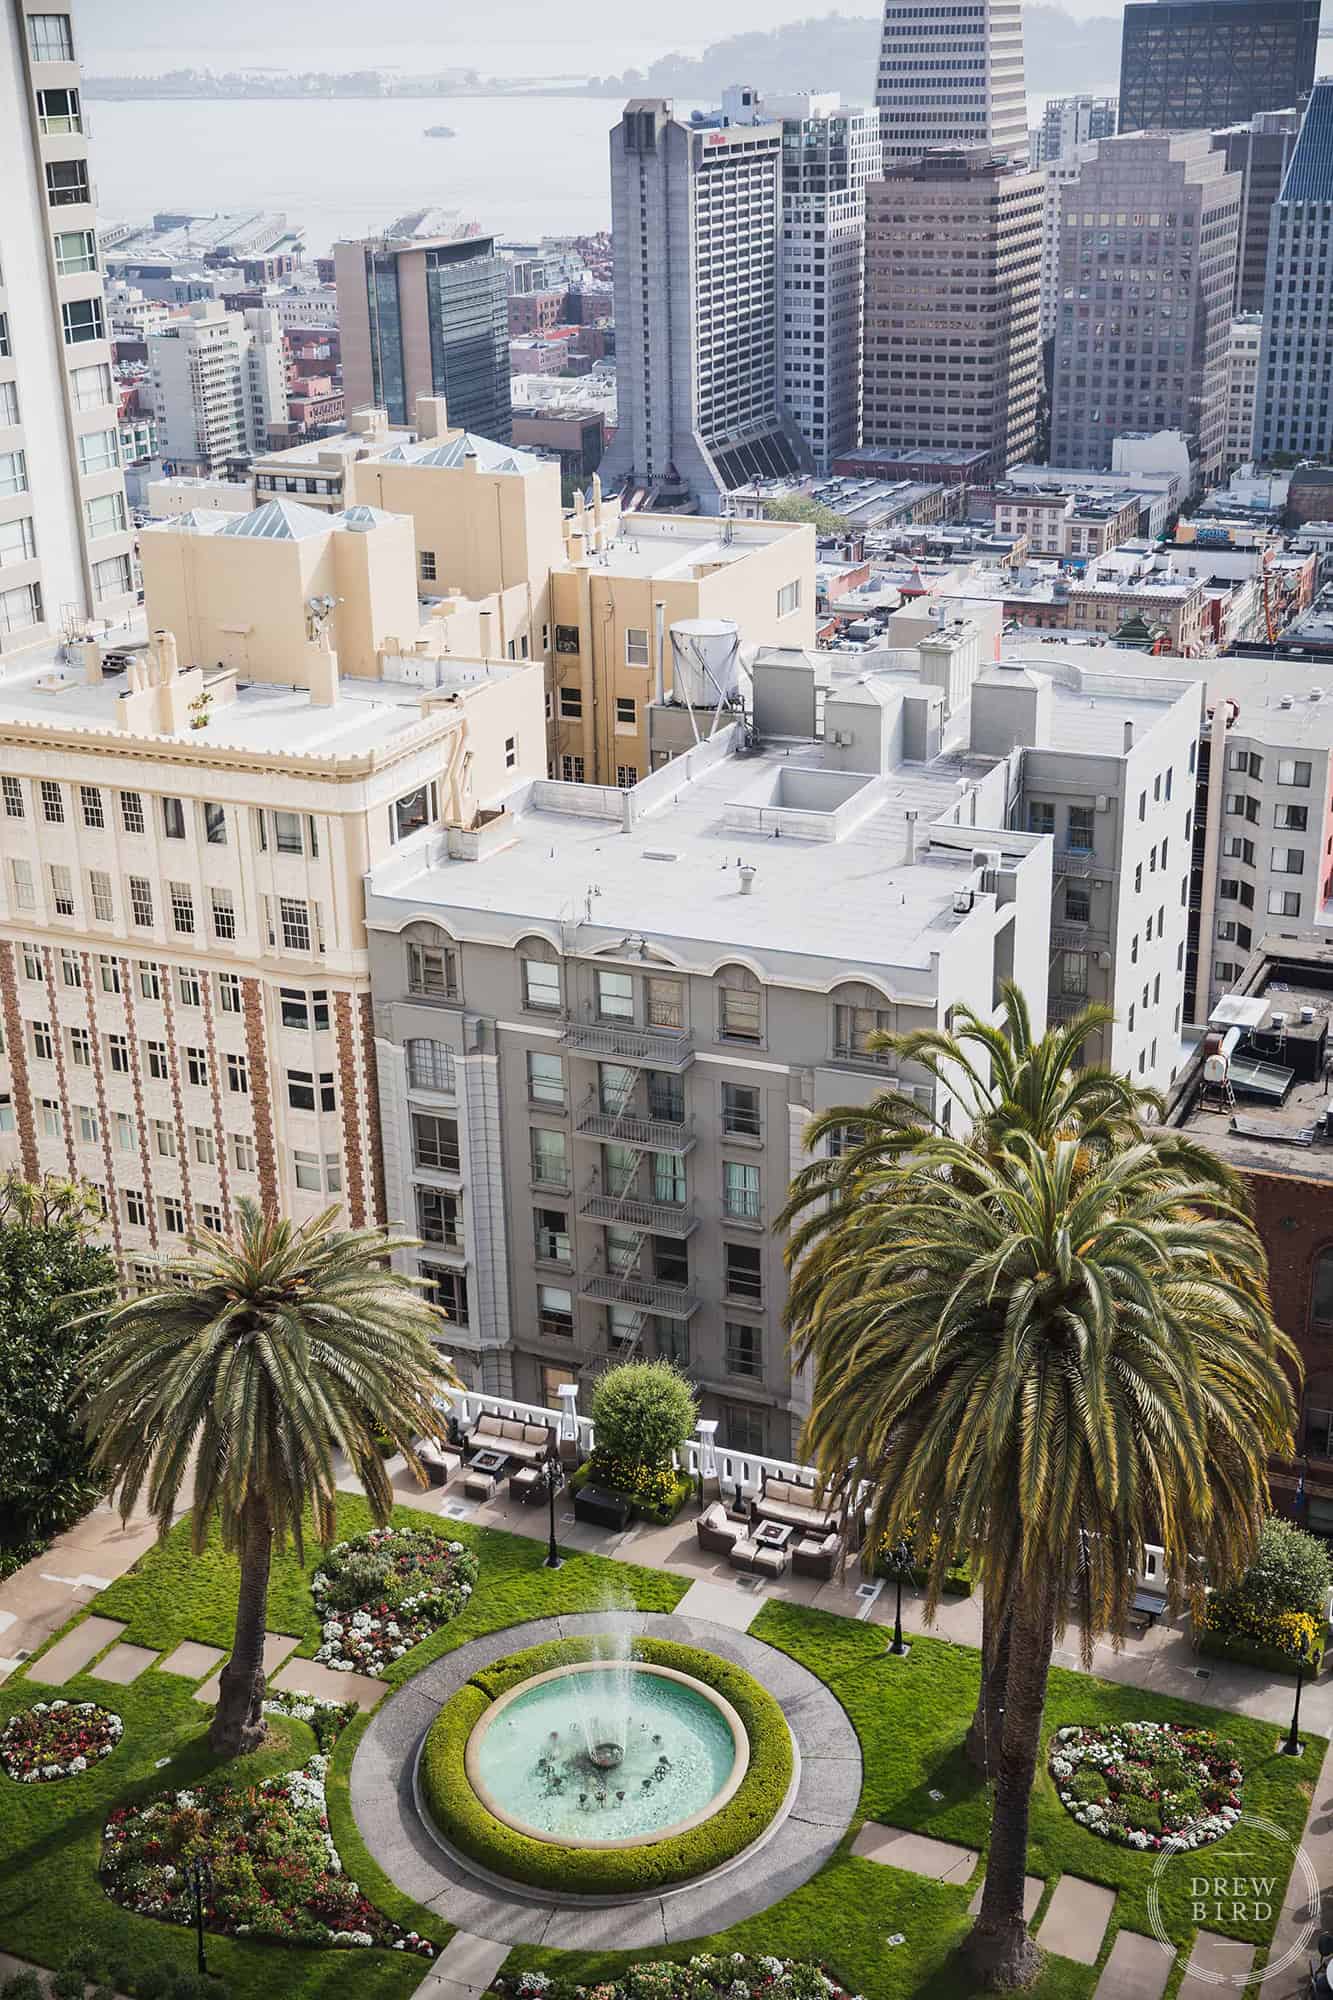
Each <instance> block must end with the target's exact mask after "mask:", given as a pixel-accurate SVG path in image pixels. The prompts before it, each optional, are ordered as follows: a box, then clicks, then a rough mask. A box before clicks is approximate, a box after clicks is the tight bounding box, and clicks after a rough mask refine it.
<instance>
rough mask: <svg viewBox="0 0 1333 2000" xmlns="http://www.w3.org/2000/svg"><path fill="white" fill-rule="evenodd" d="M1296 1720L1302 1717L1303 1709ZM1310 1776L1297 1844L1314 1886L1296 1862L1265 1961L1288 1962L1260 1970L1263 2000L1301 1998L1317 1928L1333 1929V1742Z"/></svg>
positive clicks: (1306, 1986)
mask: <svg viewBox="0 0 1333 2000" xmlns="http://www.w3.org/2000/svg"><path fill="white" fill-rule="evenodd" d="M1301 1719H1302V1720H1304V1709H1303V1707H1302V1718H1301ZM1307 1754H1308V1753H1307ZM1311 1777H1312V1780H1313V1783H1312V1791H1313V1797H1312V1798H1311V1801H1310V1816H1309V1818H1308V1819H1307V1821H1306V1823H1305V1832H1304V1834H1303V1835H1302V1837H1301V1847H1302V1850H1303V1852H1304V1854H1305V1856H1306V1859H1307V1860H1308V1861H1309V1863H1310V1866H1311V1868H1312V1869H1313V1871H1314V1879H1315V1881H1316V1882H1317V1883H1318V1884H1319V1888H1318V1892H1317V1893H1312V1890H1311V1883H1310V1880H1309V1877H1308V1876H1307V1874H1306V1871H1305V1870H1304V1869H1303V1868H1302V1867H1300V1866H1299V1865H1298V1866H1296V1867H1294V1868H1293V1869H1292V1871H1291V1880H1290V1882H1289V1883H1288V1884H1287V1893H1286V1897H1285V1899H1284V1901H1283V1904H1282V1911H1281V1914H1280V1916H1279V1917H1278V1920H1277V1929H1276V1930H1275V1931H1274V1933H1273V1943H1272V1947H1271V1949H1270V1951H1269V1955H1268V1960H1267V1963H1268V1965H1269V1966H1270V1967H1274V1968H1275V1967H1276V1966H1277V1965H1278V1964H1279V1962H1280V1961H1282V1960H1283V1959H1285V1960H1286V1961H1287V1963H1286V1964H1285V1965H1284V1966H1283V1967H1282V1970H1281V1971H1277V1970H1271V1971H1269V1972H1267V1973H1266V1974H1265V1977H1264V1983H1263V1986H1262V1988H1261V1991H1262V1994H1263V2000H1306V1996H1307V1995H1308V1993H1309V1990H1310V1960H1311V1958H1312V1956H1313V1954H1314V1948H1315V1941H1316V1940H1317V1939H1318V1937H1319V1934H1320V1932H1321V1931H1326V1930H1329V1929H1333V1744H1330V1746H1329V1749H1328V1751H1327V1753H1326V1754H1325V1757H1324V1762H1323V1765H1322V1768H1321V1769H1319V1770H1318V1771H1317V1772H1312V1773H1311ZM1307 1938H1308V1939H1309V1944H1308V1948H1307V1944H1306V1940H1307ZM1181 1991H1182V1992H1183V1991H1184V1988H1183V1987H1182V1989H1181Z"/></svg>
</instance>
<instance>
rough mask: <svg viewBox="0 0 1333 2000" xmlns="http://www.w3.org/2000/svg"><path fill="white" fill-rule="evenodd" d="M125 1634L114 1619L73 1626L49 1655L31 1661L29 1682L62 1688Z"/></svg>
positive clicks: (92, 1619)
mask: <svg viewBox="0 0 1333 2000" xmlns="http://www.w3.org/2000/svg"><path fill="white" fill-rule="evenodd" d="M124 1630H125V1627H124V1626H123V1625H120V1624H118V1623H117V1622H116V1620H115V1619H114V1618H85V1619H84V1621H83V1623H82V1625H76V1626H75V1627H74V1630H73V1631H72V1632H66V1634H65V1636H64V1638H63V1639H57V1640H56V1643H55V1645H54V1646H52V1648H51V1650H50V1652H49V1653H43V1655H42V1657H41V1659H40V1660H34V1661H33V1663H32V1665H31V1666H30V1667H29V1668H28V1679H29V1680H30V1681H49V1682H50V1683H51V1685H52V1686H53V1687H63V1685H64V1683H65V1682H66V1681H70V1680H73V1678H74V1676H75V1674H81V1673H82V1672H83V1670H84V1668H85V1667H86V1666H87V1664H88V1662H89V1660H95V1659H96V1658H97V1655H98V1654H99V1653H101V1652H105V1650H106V1648H107V1647H108V1646H109V1645H110V1644H111V1642H112V1640H113V1639H118V1638H119V1637H120V1635H121V1633H122V1632H123V1631H124Z"/></svg>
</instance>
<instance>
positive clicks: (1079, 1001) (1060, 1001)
mask: <svg viewBox="0 0 1333 2000" xmlns="http://www.w3.org/2000/svg"><path fill="white" fill-rule="evenodd" d="M1087 1005H1088V995H1087V994H1086V993H1052V994H1051V996H1050V998H1049V1000H1048V1001H1047V1002H1046V1008H1047V1012H1048V1013H1051V1014H1053V1015H1054V1016H1055V1018H1056V1020H1057V1021H1068V1020H1072V1018H1073V1016H1074V1015H1075V1014H1081V1013H1082V1012H1083V1009H1084V1008H1085V1007H1086V1006H1087Z"/></svg>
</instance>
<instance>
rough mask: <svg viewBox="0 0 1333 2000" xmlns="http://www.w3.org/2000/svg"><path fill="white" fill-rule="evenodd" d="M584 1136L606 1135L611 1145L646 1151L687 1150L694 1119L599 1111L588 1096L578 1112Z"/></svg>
mask: <svg viewBox="0 0 1333 2000" xmlns="http://www.w3.org/2000/svg"><path fill="white" fill-rule="evenodd" d="M578 1129H579V1131H580V1132H581V1133H582V1135H583V1137H584V1138H585V1139H609V1140H610V1141H611V1143H612V1144H613V1145H620V1146H641V1147H642V1148H643V1149H644V1151H645V1152H648V1153H688V1152H689V1151H690V1150H691V1148H692V1147H693V1145H694V1121H693V1120H692V1119H689V1118H682V1119H672V1118H643V1117H640V1116H639V1114H638V1113H637V1112H633V1111H602V1110H600V1109H599V1108H598V1104H597V1099H596V1098H595V1097H590V1098H589V1099H588V1102H587V1107H586V1109H585V1110H583V1111H582V1112H581V1113H580V1115H579V1125H578Z"/></svg>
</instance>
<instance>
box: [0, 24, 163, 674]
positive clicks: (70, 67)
mask: <svg viewBox="0 0 1333 2000" xmlns="http://www.w3.org/2000/svg"><path fill="white" fill-rule="evenodd" d="M79 84H80V71H79V66H78V62H77V59H76V50H75V43H74V31H73V26H72V23H71V17H70V15H69V14H68V13H62V14H49V13H45V12H43V11H41V9H40V7H39V6H38V5H36V4H34V5H31V6H30V5H28V4H27V0H5V5H4V7H3V9H0V187H3V189H4V191H5V192H4V200H3V214H2V215H0V655H5V654H8V653H11V652H17V651H20V650H22V649H24V648H26V647H28V646H36V645H41V644H42V643H44V642H45V641H46V640H47V639H48V638H49V637H50V636H51V635H52V634H56V633H61V632H68V633H70V634H71V635H72V634H73V633H75V632H77V631H80V630H82V629H84V627H85V625H86V623H87V622H88V621H89V620H102V619H105V620H108V621H116V620H118V619H120V618H122V617H124V616H125V615H126V614H127V612H128V611H129V610H130V609H131V608H132V606H133V604H134V598H135V576H134V558H133V544H132V540H131V533H130V523H129V519H128V517H127V513H126V505H125V481H124V477H123V474H122V472H121V456H120V440H119V424H118V414H117V398H116V385H115V382H114V380H113V378H112V371H111V345H110V341H109V339H108V328H107V323H106V303H105V299H104V295H103V285H102V269H101V259H100V254H99V251H98V244H97V210H96V206H95V190H94V187H93V184H92V181H91V178H90V174H89V166H88V141H87V135H86V132H85V125H84V114H83V107H82V100H81V97H80V90H79Z"/></svg>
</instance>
